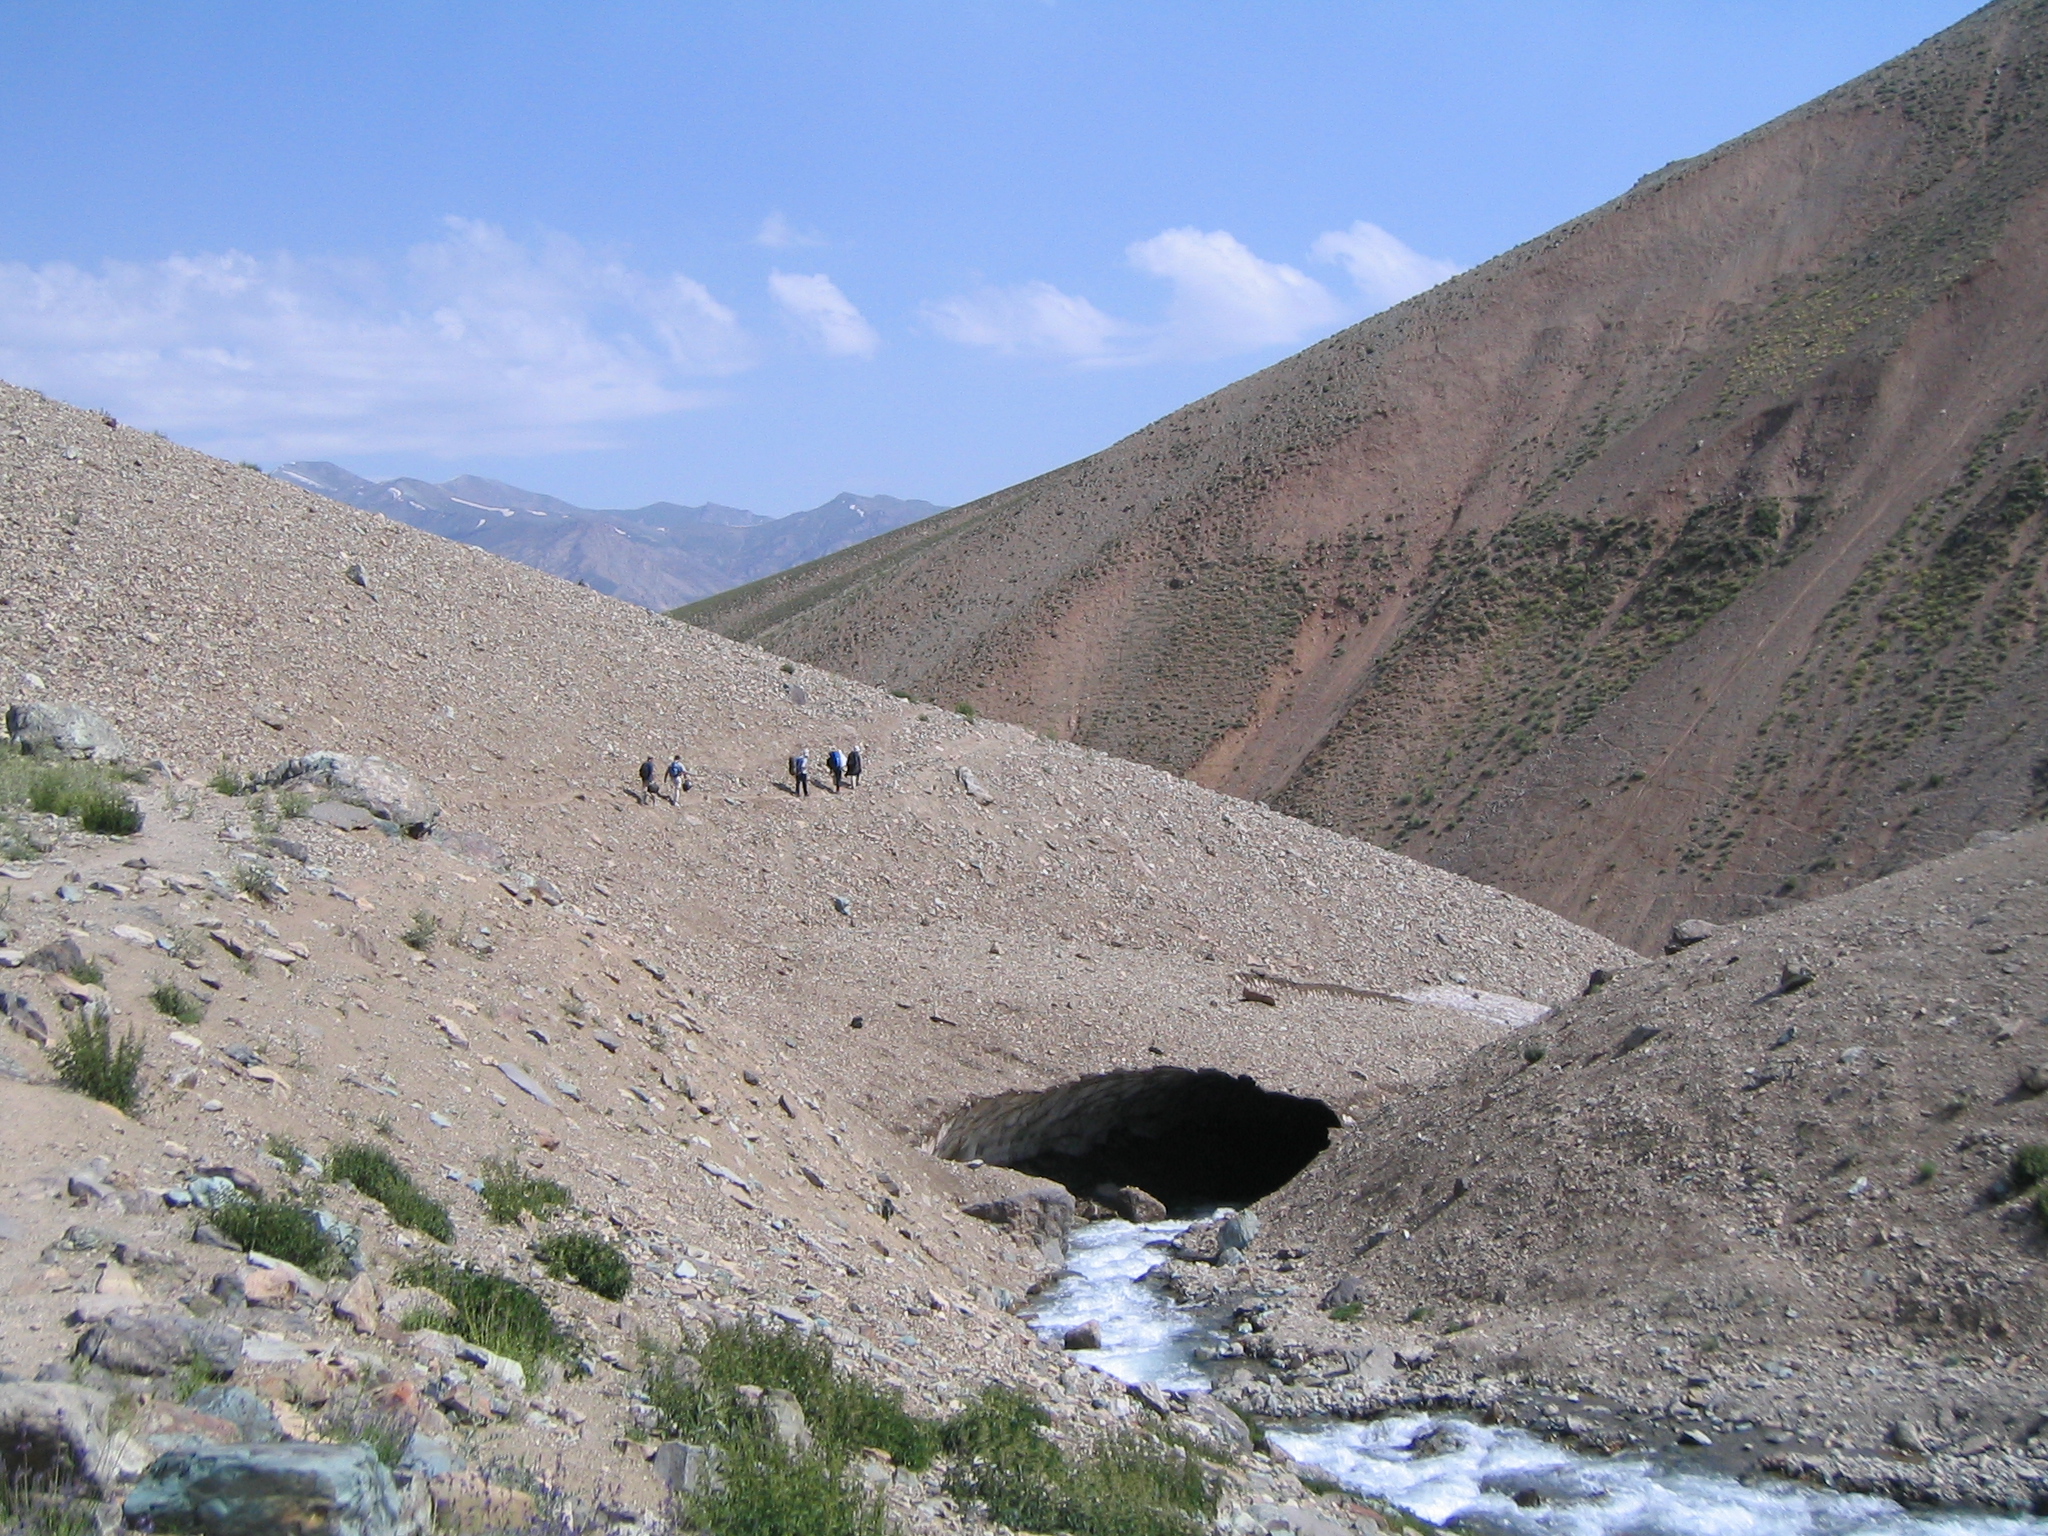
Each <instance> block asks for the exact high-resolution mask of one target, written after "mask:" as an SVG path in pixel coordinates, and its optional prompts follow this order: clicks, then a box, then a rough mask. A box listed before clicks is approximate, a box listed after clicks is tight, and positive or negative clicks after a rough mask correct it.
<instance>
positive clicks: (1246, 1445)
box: [1176, 1392, 1252, 1456]
mask: <svg viewBox="0 0 2048 1536" xmlns="http://www.w3.org/2000/svg"><path fill="white" fill-rule="evenodd" d="M1180 1401H1181V1403H1182V1404H1183V1406H1184V1407H1185V1409H1186V1420H1185V1422H1186V1424H1187V1427H1188V1428H1190V1429H1192V1430H1193V1431H1194V1432H1195V1433H1196V1434H1198V1435H1200V1436H1201V1437H1202V1438H1203V1439H1205V1440H1208V1441H1210V1442H1212V1443H1213V1444H1216V1445H1220V1446H1222V1447H1223V1448H1224V1449H1225V1450H1227V1451H1231V1452H1233V1453H1235V1454H1237V1455H1239V1456H1248V1455H1250V1454H1251V1450H1252V1432H1251V1428H1250V1426H1249V1425H1247V1424H1246V1423H1245V1421H1244V1420H1243V1419H1241V1418H1239V1417H1238V1416H1237V1415H1236V1414H1235V1413H1233V1412H1231V1411H1230V1409H1228V1408H1226V1407H1224V1405H1223V1404H1221V1403H1219V1402H1217V1401H1216V1399H1215V1398H1213V1397H1211V1396H1210V1395H1209V1394H1208V1393H1207V1392H1190V1393H1187V1394H1186V1395H1185V1396H1184V1397H1182V1398H1181V1399H1180ZM1176 1427H1178V1425H1176Z"/></svg>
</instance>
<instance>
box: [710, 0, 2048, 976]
mask: <svg viewBox="0 0 2048 1536" xmlns="http://www.w3.org/2000/svg"><path fill="white" fill-rule="evenodd" d="M2044 178H2048V6H2044V5H2042V4H2041V3H2039V0H2000V3H1997V4H1994V5H1991V6H1988V7H1986V8H1985V9H1984V10H1982V11H1980V12H1977V13H1976V14H1975V15H1973V16H1971V17H1970V18H1968V19H1966V20H1965V21H1963V22H1962V23H1959V24H1958V25H1957V26H1956V27H1954V28H1951V29H1950V30H1949V31H1948V32H1945V33H1943V34H1941V35H1940V36H1939V37H1937V38H1935V39H1933V40H1931V41H1930V42H1928V43H1927V44H1924V45H1923V46H1922V47H1920V48H1918V49H1915V50H1914V51H1913V52H1911V53H1908V54H1906V55H1904V56H1902V57H1901V58H1899V59H1897V60H1894V61H1893V62H1892V63H1890V64H1887V65H1885V66H1884V67H1882V68H1880V69H1878V70H1876V71H1874V72H1873V73H1871V74H1869V75H1867V76H1865V77H1863V78H1862V79H1859V80H1857V81H1854V82H1852V83H1850V84H1849V85H1846V86H1844V87H1842V88H1841V89H1839V90H1837V91H1835V92H1832V93H1830V94H1829V95H1827V96H1825V97H1822V98H1820V99H1819V100H1817V101H1815V102H1814V103H1812V104H1810V105H1808V106H1806V107H1804V108H1801V109H1800V110H1798V111H1795V112H1793V113H1791V114H1789V115H1787V116H1786V117H1784V118H1782V119H1780V120H1778V121H1776V122H1774V123H1771V124H1769V125H1767V126H1765V127H1763V128H1760V129H1758V130H1756V131H1755V132H1753V133H1751V134H1748V135H1746V136H1744V137H1743V138H1740V139H1737V140H1735V141H1733V142H1731V143H1729V144H1727V145H1724V146H1722V147H1721V148H1719V149H1716V150H1714V151H1712V152H1710V153H1708V154H1705V155H1702V156H1699V157H1698V158H1696V159H1693V160H1688V161H1681V162H1678V163H1676V164H1674V165H1671V166H1667V167H1666V168H1664V169H1663V170H1661V171H1658V172H1656V173H1654V174H1652V175H1649V176H1646V177H1644V178H1643V180H1642V181H1641V182H1640V183H1639V184H1638V185H1637V186H1636V187H1635V188H1633V189H1632V190H1631V191H1629V192H1628V193H1627V194H1626V195H1624V196H1622V197H1621V198H1619V199H1617V200H1616V201H1614V202H1613V203H1611V204H1609V205H1607V206H1605V207H1603V208H1601V209H1598V210H1595V211H1594V212H1592V213H1589V214H1587V215H1586V216H1584V217H1582V218H1580V219H1578V220H1575V221H1573V222H1572V223H1570V224H1567V225H1564V226H1562V227H1560V228H1559V229H1557V230H1554V231H1552V232H1551V233H1549V234H1547V235H1544V236H1542V237H1541V238H1539V239H1537V240H1534V241H1531V242H1530V243H1528V244H1527V245H1525V246H1523V247H1521V248H1519V249H1517V250H1515V251H1512V252H1509V253H1508V254H1507V255H1505V256H1502V257H1500V258H1498V259H1497V260H1494V261H1492V262H1489V263H1487V264H1486V265H1484V266H1482V267H1479V268H1477V269H1475V270H1473V271H1471V272H1469V273H1466V274H1464V275H1463V276H1461V277H1459V278H1456V279H1453V280H1452V281H1450V282H1448V283H1446V284H1444V285H1443V286H1441V287H1439V288H1437V289H1435V290H1433V291H1432V292H1430V293H1428V294H1425V295H1423V296H1422V297H1420V298H1417V299H1414V300H1411V301H1409V302H1408V303H1406V304H1403V305H1401V306H1399V307H1398V308H1396V309H1393V310H1391V311H1388V312H1387V313H1386V314H1384V315H1381V316H1378V317H1376V318H1374V319H1372V320H1368V321H1366V322H1365V323H1363V324H1361V325H1359V326H1356V327H1354V328H1353V329H1351V330H1349V331H1346V332H1344V333H1343V334H1341V335H1339V336H1337V337H1334V338H1332V339H1331V340H1329V341H1327V342H1324V343H1322V344H1321V345H1319V346H1316V347H1314V348H1311V349H1310V350H1308V351H1307V352H1304V353H1302V354H1301V355H1300V356H1298V357H1296V358H1293V359H1291V360H1289V361H1287V362H1285V363H1282V364H1279V365H1277V366H1276V367H1274V368H1271V369H1268V370H1266V371H1265V372H1264V373H1261V374H1259V375H1257V376H1255V377H1253V378H1250V379H1247V380H1245V381H1243V382H1242V383H1240V384H1237V385H1234V386H1232V387H1231V388H1229V389H1226V390H1223V391H1221V392H1220V393H1218V394H1216V395H1214V396H1211V397H1209V398H1208V399H1206V400H1202V401H1199V402H1197V403H1196V404H1194V405H1191V406H1189V407H1187V408H1186V409H1184V410H1182V411H1180V412H1177V413H1176V414H1174V415H1173V416H1170V417H1168V418H1166V419H1165V420H1163V421H1161V422H1159V423H1157V424H1156V425H1154V426H1152V427H1149V428H1147V429H1146V430H1144V431H1142V432H1139V433H1137V434H1135V435H1133V436H1132V437H1130V438H1128V439H1126V440H1125V441H1123V442H1121V443H1119V444H1117V445H1115V446H1114V447H1112V448H1109V449H1107V450H1105V451H1104V452H1102V453H1100V454H1097V455H1095V456H1094V457H1092V458H1089V459H1086V460H1083V461H1081V462H1079V463H1077V464H1074V465H1070V466H1068V467H1066V468H1064V469H1061V470H1057V471H1055V472H1053V473H1051V474H1048V475H1045V476H1042V477H1040V478H1039V479H1037V480H1034V481H1031V482H1028V483H1026V484H1023V485H1020V486H1017V487H1014V488H1012V489H1010V490H1007V491H1004V492H1000V493H998V494H997V495H994V496H991V497H988V498H986V499H984V500H983V501H980V502H976V503H973V504H970V505H968V506H966V507H962V508H959V509H956V510H955V511H954V512H952V513H949V514H946V515H944V516H942V517H938V518H934V519H932V520H931V521H930V522H928V523H925V524H920V525H918V526H917V527H916V528H914V529H908V530H903V531H900V532H898V533H895V534H893V535H889V536H886V537H884V538H881V539H878V540H875V541H874V542H873V543H872V544H868V545H864V546H861V547H860V548H858V549H856V550H853V551H849V552H847V553H844V554H842V555H839V556H835V557H833V558H831V559H828V560H825V561H820V562H817V563H815V564H813V565H811V566H807V567H804V568H802V569H800V570H798V571H794V572H790V573H786V574H784V575H781V576H778V577H774V578H771V579H769V580H767V581H764V582H760V583H757V584H755V585H754V586H753V587H749V588H745V589H741V590H740V591H737V592H735V593H731V594H727V595H725V596H722V597H719V598H716V599H713V600H710V601H708V602H706V603H703V604H700V605H698V606H696V607H695V608H692V609H689V610H685V612H686V613H687V615H688V616H689V617H690V618H692V619H693V620H694V621H695V622H700V623H706V624H709V625H711V626H713V627H715V628H718V629H721V630H723V631H724V632H726V633H729V634H733V635H737V636H741V637H744V638H748V639H752V640H757V641H759V642H760V643H762V644H765V645H769V646H772V647H774V648H776V649H778V650H781V651H785V652H787V653H789V654H793V655H798V656H803V657H808V658H812V659H825V658H831V659H832V661H833V664H834V665H837V666H843V667H846V668H849V669H850V670H852V671H853V672H854V673H855V674H856V675H858V676H861V677H864V678H868V679H870V680H872V681H875V682H878V683H884V684H887V685H889V686H891V687H895V688H899V689H903V690H906V691H909V692H912V693H915V694H917V695H919V696H921V697H930V698H935V699H938V700H941V701H943V702H944V703H946V704H948V705H951V704H954V703H958V702H969V703H972V704H974V705H975V706H977V707H978V708H980V709H982V710H983V711H985V712H987V713H990V714H995V715H999V716H1002V717H1004V718H1008V719H1014V720H1018V721H1021V722H1024V723H1027V724H1029V725H1032V726H1034V727H1037V728H1040V729H1046V730H1051V731H1055V732H1058V733H1059V734H1061V735H1063V736H1068V737H1071V738H1072V739H1074V740H1077V741H1080V742H1084V743H1086V744H1088V745H1091V746H1096V747H1100V748H1102V749H1104V750H1106V751H1110V752H1114V753H1117V754H1120V755H1124V756H1129V757H1132V758H1135V759H1138V760H1140V761H1144V762H1148V763H1153V764H1156V765H1158V766H1160V767H1163V768H1167V769H1170V770H1172V771H1174V772H1176V773H1182V774H1186V775H1188V776H1190V777H1192V778H1194V779H1195V780H1196V781H1198V782H1201V783H1204V784H1210V785H1214V786H1216V787H1219V788H1222V789H1226V790H1229V791H1231V792H1233V793H1236V794H1240V795H1244V796H1247V797H1250V798H1256V799H1264V800H1270V801H1271V803H1273V804H1274V805H1276V806H1278V807H1281V808H1284V809H1286V810H1288V811H1291V812H1293V813H1295V814H1298V815H1301V816H1304V817H1307V818H1308V819H1311V820H1314V821H1317V822H1319V823H1321V824H1323V825H1327V826H1331V827H1336V828H1339V829H1341V830H1344V831H1346V832H1350V833H1353V834H1356V835H1359V836H1363V837H1369V838H1372V839H1374V840H1376V841H1379V842H1381V843H1384V844H1386V845H1388V846H1391V847H1396V848H1399V849H1402V850H1403V851H1406V852H1409V853H1413V854H1415V855H1417V856H1418V857H1422V858H1425V859H1428V860H1430V861H1432V862H1435V863H1438V864H1441V865H1443V866H1445V867H1447V868H1451V869H1456V870H1459V871H1462V872H1467V873H1471V874H1474V875H1475V876H1477V877H1479V878H1483V879H1486V880H1489V881H1492V882H1495V883H1498V884H1500V885H1503V886H1504V887H1506V888H1509V889H1512V890H1514V891H1516V892H1517V893H1519V894H1521V895H1523V896H1525V897H1527V898H1529V899H1531V900H1533V901H1536V902H1539V903H1541V904H1543V905H1545V906H1547V907H1549V908H1551V909H1552V910H1554V911H1558V912H1562V913H1567V914H1569V915H1571V916H1574V917H1576V918H1579V919H1580V920H1582V921H1586V922H1588V923H1591V924H1593V925H1594V926H1596V927H1598V928H1600V929H1602V930H1603V931H1605V932H1607V933H1609V934H1612V935H1614V936H1615V937H1617V938H1620V939H1622V940H1624V941H1626V942H1629V943H1632V944H1635V945H1638V946H1642V945H1644V944H1648V943H1651V942H1654V941H1655V940H1656V939H1657V938H1658V937H1660V936H1661V934H1662V933H1663V931H1664V930H1665V929H1666V928H1667V927H1668V926H1669V924H1670V922H1671V921H1672V920H1673V919H1674V918H1675V917H1682V916H1686V915H1688V914H1702V915H1707V916H1727V915H1740V914H1747V913H1753V912H1756V911H1759V910H1766V909H1769V908H1770V907H1771V906H1773V905H1774V904H1777V903H1780V902H1782V901H1784V900H1786V899H1790V898H1799V897H1806V896H1811V895H1817V894H1824V893H1826V892H1828V891H1831V890H1835V889H1840V888H1842V887H1844V886H1847V885H1850V884H1854V883H1856V882H1858V881H1860V880H1863V879H1867V878H1869V877H1870V876H1872V875H1873V874H1877V873H1881V872H1883V871H1884V870H1887V869H1892V868H1897V867H1900V866H1901V865H1902V864H1903V863H1907V862H1911V861H1912V860H1914V859H1917V858H1922V857H1927V856H1930V855H1932V854H1935V853H1939V852H1943V851H1946V850H1948V849H1951V848H1954V847H1956V846H1958V845H1959V844H1960V843H1961V842H1962V841H1963V840H1964V839H1966V838H1967V836H1968V835H1969V834H1970V833H1971V832H1972V831H1974V830H1977V829H1980V828H1983V827H1999V826H2007V825H2010V824H2012V822H2013V821H2014V820H2015V819H2016V818H2018V817H2020V816H2022V815H2025V814H2030V813H2031V812H2033V811H2034V810H2036V809H2038V807H2039V805H2040V803H2041V799H2040V797H2041V793H2042V790H2041V784H2040V782H2039V780H2038V778H2037V765H2038V764H2040V763H2041V762H2043V761H2044V759H2043V755H2042V752H2041V738H2042V733H2043V726H2044V719H2043V716H2042V713H2041V709H2042V688H2043V683H2044V679H2043V677H2042V673H2041V660H2040V654H2041V653H2040V651H2039V650H2038V647H2037V644H2036V640H2037V629H2038V619H2039V604H2040V600H2041V592H2040V558H2039V557H2040V553H2041V544H2040V541H2041V539H2042V538H2043V537H2044V536H2048V534H2044V530H2048V522H2044V520H2043V518H2042V509H2043V505H2044V498H2043V478H2042V476H2043V471H2042V468H2041V464H2042V460H2043V458H2044V455H2048V417H2044V415H2043V399H2042V395H2041V386H2042V384H2043V382H2044V380H2043V372H2042V358H2043V357H2044V356H2048V304H2044V303H2043V301H2042V297H2041V296H2042V294H2043V293H2044V292H2048V271H2044V270H2043V263H2044V260H2048V257H2044V255H2043V253H2044V252H2048V238H2044V237H2048V192H2044V189H2043V181H2044Z"/></svg>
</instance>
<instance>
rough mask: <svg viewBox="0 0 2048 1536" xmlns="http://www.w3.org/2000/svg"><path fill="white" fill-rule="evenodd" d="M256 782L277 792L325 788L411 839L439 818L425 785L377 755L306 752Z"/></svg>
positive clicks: (435, 803)
mask: <svg viewBox="0 0 2048 1536" xmlns="http://www.w3.org/2000/svg"><path fill="white" fill-rule="evenodd" d="M261 782H263V783H265V784H269V785H273V786H277V787H280V788H291V789H303V790H325V791H327V793H328V794H329V795H330V796H332V797H333V798H334V799H336V800H342V801H346V802H347V803H348V804H350V805H355V806H360V807H362V808H363V809H364V810H366V811H368V812H369V813H370V814H371V815H373V816H375V817H377V818H378V819H379V820H382V821H389V822H392V823H395V824H396V825H397V826H398V827H399V828H400V829H402V830H403V831H404V832H406V833H407V834H408V835H409V836H413V837H425V836H426V835H427V834H428V833H429V832H431V831H432V830H433V828H434V823H435V822H436V821H438V820H439V819H440V817H441V806H440V802H438V801H437V800H435V799H434V797H433V794H432V793H431V792H430V791H429V790H428V788H427V785H426V782H425V781H424V780H423V779H421V778H419V777H418V776H417V775H415V774H412V773H409V772H407V771H406V770H405V769H403V768H401V767H399V766H398V764H396V763H394V762H390V761H388V760H386V759H384V758H381V757H371V756H358V755H356V754H354V753H348V752H310V753H308V754H307V755H306V756H304V757H294V758H291V759H289V760H287V761H285V762H282V763H280V764H278V765H277V766H276V767H275V768H273V769H271V770H270V771H269V772H268V773H266V774H264V775H263V776H262V780H261Z"/></svg>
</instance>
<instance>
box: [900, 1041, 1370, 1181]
mask: <svg viewBox="0 0 2048 1536" xmlns="http://www.w3.org/2000/svg"><path fill="white" fill-rule="evenodd" d="M1338 1123H1339V1121H1338V1119H1337V1115H1336V1112H1335V1111H1334V1110H1332V1109H1331V1108H1330V1106H1329V1105H1327V1104H1325V1103H1324V1102H1323V1101H1322V1100H1321V1099H1302V1098H1296V1097H1294V1096H1293V1095H1292V1094H1286V1093H1274V1092H1271V1091H1270V1090H1268V1089H1264V1088H1261V1087H1260V1086H1259V1085H1258V1084H1257V1083H1256V1082H1255V1081H1253V1080H1252V1079H1251V1078H1249V1077H1233V1076H1231V1075H1230V1074H1229V1073H1228V1072H1219V1071H1217V1070H1216V1069H1215V1068H1213V1067H1204V1068H1201V1069H1200V1070H1196V1069H1193V1068H1189V1067H1151V1068H1148V1069H1145V1070H1142V1071H1128V1072H1103V1073H1099V1074H1097V1075H1094V1076H1091V1077H1084V1078H1080V1079H1078V1080H1077V1081H1075V1082H1071V1083H1062V1084H1059V1085H1058V1086H1056V1087H1052V1088H1042V1089H1039V1090H1037V1091H1035V1092H1034V1091H1019V1092H1012V1093H1002V1094H997V1095H995V1096H994V1097H992V1098H986V1099H977V1100H975V1101H974V1102H973V1103H971V1104H969V1105H967V1106H966V1107H965V1108H964V1109H962V1110H961V1111H960V1112H959V1113H958V1114H957V1115H955V1116H954V1117H953V1119H952V1121H951V1122H950V1123H949V1124H948V1125H947V1126H946V1128H945V1129H944V1131H942V1132H941V1133H940V1136H939V1143H938V1147H937V1151H938V1155H939V1156H940V1157H944V1158H950V1159H952V1160H954V1161H956V1162H965V1161H968V1160H969V1159H972V1158H980V1159H982V1160H983V1161H984V1162H990V1163H997V1164H1000V1165H1001V1166H1002V1167H1005V1168H1015V1169H1017V1170H1018V1171H1019V1172H1020V1173H1030V1174H1036V1175H1037V1176H1038V1177H1040V1178H1046V1179H1053V1180H1056V1181H1057V1182H1059V1183H1061V1184H1064V1185H1066V1186H1067V1188H1068V1189H1070V1190H1072V1191H1074V1193H1075V1194H1076V1195H1083V1196H1085V1195H1090V1194H1092V1193H1093V1192H1094V1191H1095V1190H1096V1189H1097V1187H1099V1186H1100V1185H1103V1184H1135V1185H1137V1186H1138V1187H1139V1188H1140V1189H1143V1190H1147V1191H1149V1192H1150V1193H1151V1194H1153V1195H1154V1196H1156V1197H1157V1198H1158V1199H1159V1200H1161V1201H1163V1202H1164V1203H1165V1205H1166V1207H1167V1208H1168V1209H1169V1210H1172V1211H1191V1210H1199V1209H1203V1208H1205V1207H1209V1206H1214V1205H1239V1206H1241V1205H1248V1204H1250V1203H1251V1202H1252V1201H1254V1200H1256V1199H1258V1198H1259V1197H1260V1196H1262V1195H1269V1194H1271V1193H1272V1192H1273V1191H1274V1190H1276V1189H1278V1188H1279V1187H1280V1186H1281V1185H1283V1184H1285V1183H1286V1182H1287V1181H1288V1180H1289V1179H1291V1178H1293V1177H1294V1176H1295V1175H1296V1174H1297V1173H1299V1172H1301V1170H1302V1169H1304V1168H1306V1167H1307V1166H1308V1165H1309V1164H1310V1163H1311V1162H1313V1161H1314V1160H1315V1157H1316V1155H1317V1154H1318V1153H1320V1152H1321V1151H1322V1150H1323V1149H1324V1148H1325V1147H1327V1146H1329V1144H1330V1130H1331V1128H1332V1127H1333V1126H1335V1125H1337V1124H1338Z"/></svg>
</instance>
